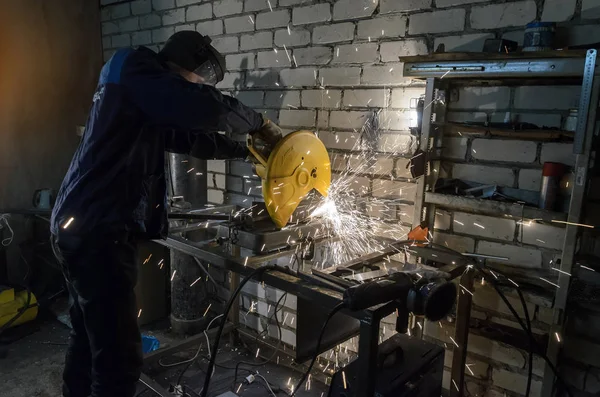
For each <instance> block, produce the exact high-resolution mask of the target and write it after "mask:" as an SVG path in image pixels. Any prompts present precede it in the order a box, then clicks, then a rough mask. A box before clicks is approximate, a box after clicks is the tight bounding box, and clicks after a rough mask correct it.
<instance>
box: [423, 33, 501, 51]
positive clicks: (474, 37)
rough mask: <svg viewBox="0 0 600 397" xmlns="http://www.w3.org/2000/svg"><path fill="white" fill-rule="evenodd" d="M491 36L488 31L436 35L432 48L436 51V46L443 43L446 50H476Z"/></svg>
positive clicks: (481, 47)
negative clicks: (457, 34)
mask: <svg viewBox="0 0 600 397" xmlns="http://www.w3.org/2000/svg"><path fill="white" fill-rule="evenodd" d="M493 37H494V35H493V34H489V33H477V34H465V35H460V36H446V37H436V39H435V42H434V45H433V48H434V49H435V50H436V51H437V49H438V47H439V46H440V45H443V46H444V51H446V52H478V51H481V50H482V49H483V44H484V43H485V40H486V39H490V38H493Z"/></svg>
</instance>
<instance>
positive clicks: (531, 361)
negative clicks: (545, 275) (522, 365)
mask: <svg viewBox="0 0 600 397" xmlns="http://www.w3.org/2000/svg"><path fill="white" fill-rule="evenodd" d="M517 294H519V299H520V300H521V306H523V312H524V313H525V322H526V324H527V329H528V330H529V363H528V364H529V368H528V374H527V386H526V388H525V397H529V392H530V391H531V377H532V375H533V343H534V341H533V339H532V338H533V331H532V329H531V319H530V318H529V311H528V310H527V303H525V297H524V296H523V292H522V291H521V289H520V288H517Z"/></svg>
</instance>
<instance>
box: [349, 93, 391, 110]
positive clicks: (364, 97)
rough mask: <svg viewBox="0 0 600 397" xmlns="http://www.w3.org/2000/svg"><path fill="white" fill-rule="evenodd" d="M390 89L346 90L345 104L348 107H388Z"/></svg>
mask: <svg viewBox="0 0 600 397" xmlns="http://www.w3.org/2000/svg"><path fill="white" fill-rule="evenodd" d="M389 97H390V94H389V90H384V89H371V90H344V102H343V106H347V107H376V108H382V107H387V105H388V102H389Z"/></svg>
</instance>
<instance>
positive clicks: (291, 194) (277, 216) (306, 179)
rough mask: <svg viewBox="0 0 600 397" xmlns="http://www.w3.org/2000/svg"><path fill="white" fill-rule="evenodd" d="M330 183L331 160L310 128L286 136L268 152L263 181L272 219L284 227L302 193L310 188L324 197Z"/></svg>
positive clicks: (264, 193) (306, 192)
mask: <svg viewBox="0 0 600 397" xmlns="http://www.w3.org/2000/svg"><path fill="white" fill-rule="evenodd" d="M330 184H331V162H330V160H329V153H327V148H325V145H324V144H323V142H321V140H320V139H319V138H318V137H317V136H316V135H315V134H314V133H313V132H310V131H296V132H292V133H291V134H289V135H287V136H285V137H284V138H283V139H282V140H281V141H280V142H279V143H278V144H277V146H275V148H274V149H273V151H272V152H271V154H270V155H269V161H268V162H267V167H266V174H265V178H263V181H262V187H263V196H264V198H265V203H266V206H267V211H268V212H269V215H270V216H271V219H273V222H274V223H275V225H276V226H277V227H279V228H282V227H284V226H285V225H286V224H287V223H288V221H289V220H290V216H291V215H292V214H293V213H294V211H295V210H296V208H297V207H298V205H299V204H300V202H301V201H302V200H303V199H304V197H306V196H307V195H308V194H309V193H310V192H311V191H312V190H313V189H315V190H316V191H318V192H319V193H320V194H321V195H323V196H324V197H326V196H327V193H328V190H329V185H330Z"/></svg>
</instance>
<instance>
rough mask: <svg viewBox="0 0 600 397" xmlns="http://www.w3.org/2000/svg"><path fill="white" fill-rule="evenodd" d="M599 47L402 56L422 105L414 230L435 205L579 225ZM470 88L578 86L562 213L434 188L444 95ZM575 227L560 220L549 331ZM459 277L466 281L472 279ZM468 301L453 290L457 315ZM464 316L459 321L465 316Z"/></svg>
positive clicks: (562, 303)
mask: <svg viewBox="0 0 600 397" xmlns="http://www.w3.org/2000/svg"><path fill="white" fill-rule="evenodd" d="M596 58H597V51H596V50H588V51H549V52H535V53H506V54H479V53H477V54H473V53H471V54H461V53H447V54H433V55H429V56H417V57H406V58H402V59H401V61H404V76H405V77H413V78H418V79H426V82H427V85H426V90H425V106H424V110H423V124H422V129H421V139H420V149H421V150H422V151H423V152H425V155H426V156H427V157H426V160H427V162H426V164H428V168H427V170H426V173H425V176H424V177H422V178H420V179H419V181H418V187H417V194H416V199H415V215H414V218H413V227H416V226H417V225H419V224H421V223H422V222H426V223H427V224H428V225H429V227H430V229H433V225H434V221H435V208H436V206H440V207H444V208H448V209H456V210H465V209H466V210H470V211H473V212H478V213H481V214H487V215H504V214H509V215H512V216H516V217H523V218H528V219H538V220H542V221H545V222H550V221H552V220H561V221H567V222H570V223H580V222H581V217H582V208H583V204H584V198H585V196H586V188H587V187H586V186H587V182H588V172H589V170H590V166H591V165H592V160H593V156H592V141H593V138H594V137H595V136H597V134H598V127H600V123H597V110H598V103H599V102H598V100H599V94H600V78H598V76H599V75H600V68H599V67H598V65H597V61H596ZM465 83H467V84H466V85H469V86H476V85H481V84H488V85H489V84H494V85H541V84H551V85H563V84H581V88H582V91H581V97H580V98H581V99H580V102H579V112H578V115H579V118H578V123H577V129H576V131H575V135H574V145H573V152H574V154H575V155H576V163H575V167H574V169H573V171H574V174H575V184H574V186H573V189H572V194H571V200H570V204H569V211H568V213H566V214H565V213H557V212H552V211H546V210H541V209H537V208H532V207H526V206H523V205H519V204H507V203H501V202H494V201H491V200H478V199H472V198H466V197H458V196H450V195H445V194H439V193H435V192H434V186H435V182H436V179H437V174H438V173H437V172H436V170H439V169H440V168H439V167H440V160H439V159H440V157H441V156H440V155H441V146H442V145H441V142H442V139H443V135H444V134H443V132H442V133H441V131H443V128H442V127H441V125H442V123H443V122H444V119H445V114H446V103H445V101H441V100H440V99H442V98H449V96H448V95H447V94H448V92H449V88H450V87H451V86H454V85H457V84H463V85H465ZM578 237H579V227H578V226H576V225H572V224H567V225H566V231H565V238H564V242H563V249H562V260H561V264H560V268H561V270H562V272H560V273H559V278H558V285H559V286H560V288H557V289H556V293H555V296H554V305H553V308H554V310H553V311H554V315H553V324H552V326H551V329H550V336H552V335H554V333H555V332H559V333H560V334H562V331H563V330H564V325H565V324H564V323H565V309H566V305H567V298H568V294H569V285H570V277H569V276H568V275H567V274H570V273H571V269H572V267H573V263H574V257H575V251H576V244H577V239H578ZM464 281H465V282H467V283H469V284H470V285H469V286H468V287H470V286H472V277H471V279H470V280H468V279H466V280H464ZM470 304H471V298H470V296H469V295H467V294H459V302H458V308H457V316H459V315H462V316H466V317H467V321H466V323H467V324H468V316H469V312H470ZM463 320H464V318H463ZM456 332H457V334H458V333H462V334H463V335H462V336H463V337H464V341H466V340H467V339H466V338H467V337H468V327H467V328H466V329H460V330H459V329H458V327H457V330H456ZM548 339H549V343H548V346H547V351H546V354H547V356H548V357H549V358H550V360H551V361H552V362H553V363H556V362H557V359H558V354H559V349H560V343H559V342H558V341H557V340H556V339H555V338H553V337H549V338H548ZM456 350H457V349H455V354H454V358H453V365H452V380H453V381H454V382H455V384H456V385H458V386H459V388H458V389H456V388H452V387H451V396H461V395H462V394H463V384H464V382H463V381H464V364H465V359H466V346H465V347H464V349H462V350H463V351H459V352H458V353H459V354H457V352H456ZM554 384H555V382H554V375H553V373H552V371H551V369H550V368H549V367H548V366H546V369H545V372H544V381H543V387H542V395H543V396H551V395H552V393H553V390H554Z"/></svg>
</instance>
